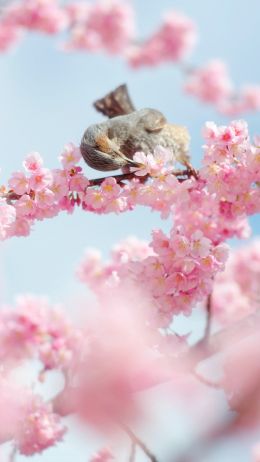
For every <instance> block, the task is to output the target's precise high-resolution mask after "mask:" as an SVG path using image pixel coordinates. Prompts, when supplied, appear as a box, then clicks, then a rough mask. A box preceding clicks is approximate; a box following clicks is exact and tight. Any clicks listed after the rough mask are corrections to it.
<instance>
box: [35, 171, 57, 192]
mask: <svg viewBox="0 0 260 462" xmlns="http://www.w3.org/2000/svg"><path fill="white" fill-rule="evenodd" d="M51 183H52V173H51V171H50V170H49V169H47V168H40V169H38V170H36V171H35V172H33V173H32V175H31V177H30V181H29V185H30V188H31V189H33V190H34V191H42V190H43V189H45V188H46V187H48V186H49V185H51Z"/></svg>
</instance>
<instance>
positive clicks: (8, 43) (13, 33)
mask: <svg viewBox="0 0 260 462" xmlns="http://www.w3.org/2000/svg"><path fill="white" fill-rule="evenodd" d="M22 35H23V33H22V30H21V28H19V27H17V26H16V25H12V24H9V23H8V22H6V21H4V20H2V21H1V22H0V52H6V51H9V49H10V48H12V47H13V46H14V45H16V44H17V43H18V42H19V41H20V40H21V38H22Z"/></svg>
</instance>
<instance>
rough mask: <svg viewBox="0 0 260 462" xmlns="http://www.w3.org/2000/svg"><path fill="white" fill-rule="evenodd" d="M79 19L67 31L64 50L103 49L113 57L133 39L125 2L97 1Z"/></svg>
mask: <svg viewBox="0 0 260 462" xmlns="http://www.w3.org/2000/svg"><path fill="white" fill-rule="evenodd" d="M76 17H77V18H78V15H76ZM74 18H75V15H74ZM79 19H80V20H79V21H76V22H75V24H74V25H73V27H72V29H71V35H70V38H69V41H68V43H67V44H66V49H68V50H71V49H80V50H84V49H85V50H90V51H97V50H100V49H105V50H106V51H107V52H109V53H113V54H114V53H122V52H123V51H124V50H125V49H126V47H127V46H128V44H129V43H130V40H132V39H133V36H134V13H133V10H132V7H131V5H130V3H128V2H127V1H123V2H122V1H119V0H107V1H104V0H99V1H97V2H96V3H95V4H93V5H90V6H89V8H88V9H86V11H84V12H83V15H82V16H81V17H80V18H79Z"/></svg>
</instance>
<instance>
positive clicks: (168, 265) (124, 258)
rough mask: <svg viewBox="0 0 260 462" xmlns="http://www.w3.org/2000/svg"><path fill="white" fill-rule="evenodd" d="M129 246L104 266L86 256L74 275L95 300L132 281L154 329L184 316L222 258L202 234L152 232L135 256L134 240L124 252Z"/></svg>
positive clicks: (200, 297)
mask: <svg viewBox="0 0 260 462" xmlns="http://www.w3.org/2000/svg"><path fill="white" fill-rule="evenodd" d="M129 244H130V242H129V241H126V243H122V244H121V246H120V247H121V250H120V254H119V253H118V251H114V252H113V253H112V261H111V262H109V263H107V264H104V263H103V262H102V260H101V257H100V255H99V254H98V253H96V252H93V251H92V252H87V253H86V255H85V258H84V259H83V261H82V263H81V265H80V267H79V269H78V275H79V277H80V280H81V281H83V282H84V283H86V284H87V285H88V286H89V287H91V289H92V290H93V291H94V292H95V293H96V294H97V296H100V295H101V296H102V294H105V293H107V290H108V288H109V290H110V291H112V290H113V289H115V287H120V286H123V287H124V286H125V285H128V284H129V281H131V282H132V290H133V289H135V291H136V290H138V291H141V293H142V297H143V299H144V300H147V304H149V306H150V310H149V312H148V313H147V318H148V319H149V322H150V323H151V325H155V326H157V327H165V328H167V327H169V326H170V325H171V323H172V321H173V317H174V316H176V315H179V314H180V313H183V314H185V315H189V314H190V313H191V311H192V308H193V307H194V306H195V305H196V304H197V303H198V302H201V301H203V300H205V297H206V296H207V295H208V294H209V293H210V292H211V290H212V284H213V279H214V276H215V275H216V273H217V272H219V271H222V270H223V268H224V263H225V261H226V258H227V247H226V246H225V245H224V244H219V245H217V246H215V245H214V244H213V243H212V242H211V241H210V239H208V238H206V237H205V236H204V235H203V234H202V232H201V231H196V232H194V233H193V234H192V235H191V236H190V237H187V236H186V235H185V234H183V233H182V232H181V229H180V228H179V229H177V230H176V229H175V228H173V230H172V232H171V235H170V237H169V238H168V237H167V236H166V235H165V234H164V233H163V232H162V231H157V232H154V233H153V240H152V243H151V244H150V247H148V246H147V247H145V246H144V245H143V246H138V247H139V248H138V250H139V252H136V250H137V249H136V244H135V242H133V243H132V246H133V251H129V250H128V248H129ZM124 247H125V248H124ZM130 249H131V247H130ZM119 255H121V257H119Z"/></svg>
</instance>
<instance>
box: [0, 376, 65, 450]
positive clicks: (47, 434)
mask: <svg viewBox="0 0 260 462" xmlns="http://www.w3.org/2000/svg"><path fill="white" fill-rule="evenodd" d="M0 402H1V410H2V412H1V418H0V420H1V431H0V441H1V443H3V442H5V441H8V440H13V442H14V445H15V448H16V449H17V450H18V451H19V452H20V453H21V454H23V455H26V456H30V455H33V454H35V453H37V452H42V451H43V450H44V449H47V448H48V447H51V446H53V445H55V444H56V443H57V442H58V441H60V440H61V439H62V438H63V435H64V433H65V432H66V427H65V426H64V425H63V424H62V422H61V419H60V416H59V415H58V414H56V413H55V412H53V409H52V405H51V403H45V402H44V401H43V400H42V398H41V397H40V396H39V395H36V394H34V393H33V392H32V390H31V389H30V388H25V387H19V386H17V384H15V382H14V380H13V379H11V378H10V377H6V376H5V375H4V374H3V373H1V377H0Z"/></svg>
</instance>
